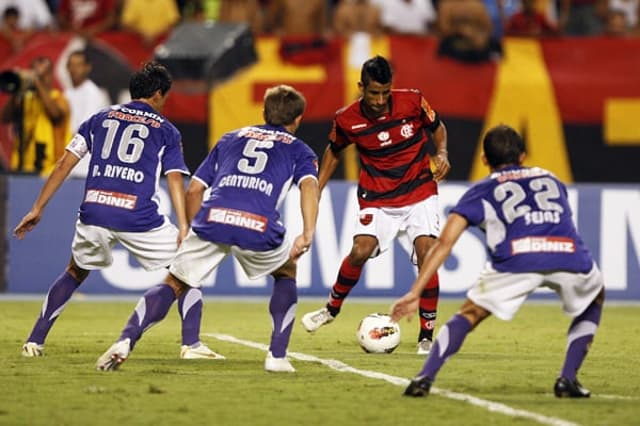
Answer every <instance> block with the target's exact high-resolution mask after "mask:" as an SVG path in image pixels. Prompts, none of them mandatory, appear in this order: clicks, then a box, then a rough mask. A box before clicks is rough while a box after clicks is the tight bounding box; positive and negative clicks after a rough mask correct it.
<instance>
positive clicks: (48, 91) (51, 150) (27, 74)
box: [1, 56, 70, 176]
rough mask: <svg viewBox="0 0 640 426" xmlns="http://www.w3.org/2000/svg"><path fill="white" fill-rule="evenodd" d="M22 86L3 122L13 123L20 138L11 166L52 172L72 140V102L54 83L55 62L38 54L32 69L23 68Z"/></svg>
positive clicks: (4, 112)
mask: <svg viewBox="0 0 640 426" xmlns="http://www.w3.org/2000/svg"><path fill="white" fill-rule="evenodd" d="M18 74H19V75H20V76H21V83H20V88H19V90H16V91H14V93H12V94H11V96H10V98H9V100H8V101H7V103H6V104H5V105H4V108H3V109H2V117H1V119H2V122H4V123H12V124H13V125H14V130H15V133H16V141H15V142H14V144H13V150H12V153H11V169H12V171H14V172H18V173H38V174H41V175H43V176H46V175H48V174H49V173H51V171H52V170H53V168H54V166H55V164H56V161H57V160H58V159H59V158H60V157H61V156H62V153H63V152H64V144H65V143H66V141H67V140H69V136H70V129H69V118H70V112H69V102H68V101H67V99H66V98H65V97H64V94H63V93H62V92H61V91H60V90H58V89H57V88H56V87H55V86H54V78H53V63H52V62H51V59H49V58H47V57H43V56H40V57H37V58H36V59H34V60H33V61H32V63H31V68H30V69H28V70H19V71H18Z"/></svg>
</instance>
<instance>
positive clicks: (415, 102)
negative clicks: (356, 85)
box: [329, 89, 440, 208]
mask: <svg viewBox="0 0 640 426" xmlns="http://www.w3.org/2000/svg"><path fill="white" fill-rule="evenodd" d="M361 102H362V101H361V100H358V101H356V102H354V103H353V104H351V105H348V106H346V107H344V108H342V109H340V110H339V111H338V112H337V113H336V116H335V118H334V121H333V128H332V130H331V133H330V134H329V144H330V147H331V150H332V151H333V152H334V153H336V154H338V153H339V152H340V151H341V150H343V149H344V148H345V147H347V145H349V144H355V145H356V147H357V149H358V153H359V157H360V176H359V179H358V202H359V203H360V208H365V207H403V206H407V205H410V204H414V203H417V202H419V201H422V200H424V199H426V198H428V197H429V196H431V195H434V194H437V193H438V186H437V184H436V182H435V181H434V180H433V175H432V173H431V167H430V161H429V153H428V150H427V147H428V142H429V134H428V133H427V129H428V130H430V131H434V130H435V129H436V128H437V127H438V126H439V125H440V120H439V118H438V115H437V113H436V112H435V111H434V110H433V109H432V108H431V106H430V105H429V103H428V102H427V101H426V100H425V98H424V97H423V96H422V94H421V93H420V91H418V90H398V89H395V90H392V91H391V96H390V98H389V103H390V105H389V107H390V108H389V111H390V112H389V113H386V114H383V115H381V116H379V117H377V118H375V119H371V118H369V117H367V116H366V115H365V113H364V112H363V110H362V104H361Z"/></svg>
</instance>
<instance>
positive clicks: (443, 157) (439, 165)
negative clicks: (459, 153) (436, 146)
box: [433, 151, 451, 182]
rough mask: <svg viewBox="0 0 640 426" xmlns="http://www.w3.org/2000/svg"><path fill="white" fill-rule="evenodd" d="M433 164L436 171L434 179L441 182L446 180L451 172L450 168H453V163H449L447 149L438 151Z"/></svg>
mask: <svg viewBox="0 0 640 426" xmlns="http://www.w3.org/2000/svg"><path fill="white" fill-rule="evenodd" d="M433 165H434V166H435V171H434V172H433V179H434V180H435V181H436V182H440V181H442V180H444V178H446V177H447V175H448V174H449V170H451V164H450V163H449V156H448V154H447V151H438V152H437V153H436V155H435V157H433Z"/></svg>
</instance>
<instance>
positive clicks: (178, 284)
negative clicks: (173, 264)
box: [164, 273, 190, 297]
mask: <svg viewBox="0 0 640 426" xmlns="http://www.w3.org/2000/svg"><path fill="white" fill-rule="evenodd" d="M164 282H165V283H166V284H167V285H168V286H169V287H171V288H172V289H173V292H174V293H175V295H176V297H180V296H181V295H182V294H183V293H184V292H185V291H187V290H189V288H190V287H189V285H187V284H186V283H184V282H183V281H182V280H180V279H178V278H176V277H175V276H174V275H173V274H171V273H169V275H167V278H166V279H165V280H164Z"/></svg>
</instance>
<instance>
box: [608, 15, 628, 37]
mask: <svg viewBox="0 0 640 426" xmlns="http://www.w3.org/2000/svg"><path fill="white" fill-rule="evenodd" d="M604 34H605V35H606V36H609V37H628V36H630V35H631V30H630V28H629V27H628V26H627V18H626V15H625V13H624V11H622V10H618V9H610V10H609V13H608V14H607V22H606V25H605V28H604Z"/></svg>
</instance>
